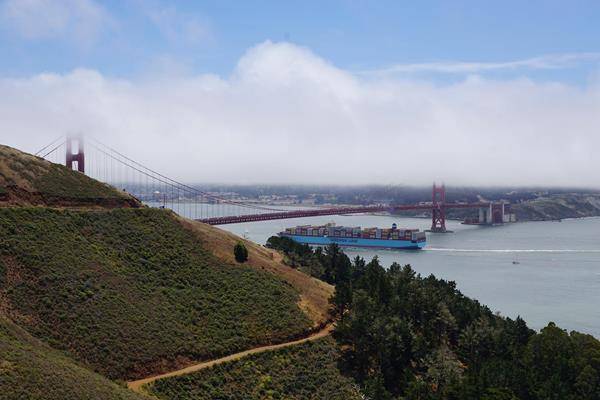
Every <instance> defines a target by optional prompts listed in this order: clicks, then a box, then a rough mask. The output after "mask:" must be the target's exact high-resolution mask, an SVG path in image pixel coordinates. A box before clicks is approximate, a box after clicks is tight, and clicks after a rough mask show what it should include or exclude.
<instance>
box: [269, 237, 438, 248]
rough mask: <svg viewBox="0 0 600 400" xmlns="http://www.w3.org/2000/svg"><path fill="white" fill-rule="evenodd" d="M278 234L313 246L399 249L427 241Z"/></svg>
mask: <svg viewBox="0 0 600 400" xmlns="http://www.w3.org/2000/svg"><path fill="white" fill-rule="evenodd" d="M279 236H282V237H288V238H290V239H292V240H294V241H295V242H298V243H304V244H309V245H313V246H327V245H330V244H332V243H335V244H337V245H338V246H344V247H371V248H379V249H401V250H419V249H422V248H423V247H425V245H426V244H427V242H413V241H412V240H386V239H365V238H349V237H347V238H344V237H329V236H303V235H290V234H285V233H280V234H279Z"/></svg>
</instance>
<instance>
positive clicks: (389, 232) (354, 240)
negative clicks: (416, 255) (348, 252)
mask: <svg viewBox="0 0 600 400" xmlns="http://www.w3.org/2000/svg"><path fill="white" fill-rule="evenodd" d="M279 236H280V237H288V238H290V239H292V240H294V241H296V242H298V243H306V244H310V245H316V246H327V245H328V244H331V243H336V244H338V245H339V246H348V247H375V248H385V249H421V248H423V247H424V246H425V245H426V244H427V238H426V236H425V232H421V231H420V230H419V229H398V227H397V226H396V224H393V225H392V227H391V228H390V229H381V228H365V229H361V227H360V226H354V227H347V226H336V225H335V224H333V223H332V224H327V225H320V226H313V225H301V226H296V227H295V228H287V229H286V230H285V231H283V232H279Z"/></svg>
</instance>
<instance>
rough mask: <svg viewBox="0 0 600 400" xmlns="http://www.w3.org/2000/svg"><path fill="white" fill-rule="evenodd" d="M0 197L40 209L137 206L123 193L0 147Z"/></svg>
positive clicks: (19, 152) (61, 168) (61, 166)
mask: <svg viewBox="0 0 600 400" xmlns="http://www.w3.org/2000/svg"><path fill="white" fill-rule="evenodd" d="M0 188H1V189H0V193H1V192H9V193H10V194H11V199H10V200H11V203H13V204H14V203H16V204H43V205H55V204H56V205H76V204H80V205H111V206H136V205H138V204H137V201H135V200H134V199H133V198H131V197H130V196H129V195H127V194H126V193H123V192H120V191H117V190H115V189H114V188H112V187H110V186H108V185H105V184H103V183H101V182H98V181H95V180H93V179H91V178H88V177H87V176H85V175H83V174H80V173H76V172H73V171H70V170H69V169H67V168H66V167H65V166H63V165H58V164H52V163H50V162H48V161H45V160H43V159H41V158H39V157H35V156H32V155H30V154H26V153H23V152H21V151H19V150H16V149H13V148H11V147H7V146H2V145H0Z"/></svg>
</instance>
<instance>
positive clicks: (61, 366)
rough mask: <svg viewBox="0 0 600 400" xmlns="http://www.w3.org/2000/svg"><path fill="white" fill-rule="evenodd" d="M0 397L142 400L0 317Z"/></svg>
mask: <svg viewBox="0 0 600 400" xmlns="http://www.w3.org/2000/svg"><path fill="white" fill-rule="evenodd" d="M0 398H2V399H4V400H17V399H28V400H65V399H90V400H92V399H111V400H113V399H114V400H142V399H145V398H146V397H143V396H140V395H137V394H135V393H133V392H131V391H129V390H127V389H126V388H125V387H122V386H119V385H117V384H115V383H114V382H111V381H109V380H108V379H106V378H104V377H101V376H100V375H98V374H95V373H93V372H91V371H89V370H87V369H85V368H83V367H81V366H79V365H77V364H76V363H75V362H73V361H72V360H70V359H69V358H67V357H66V356H65V355H63V354H61V353H60V352H58V351H55V350H52V349H50V348H49V347H47V346H46V345H44V344H42V343H41V342H40V341H38V340H36V339H34V338H32V337H31V336H30V335H29V334H27V333H26V332H25V331H24V330H23V329H21V328H19V327H17V326H16V325H15V324H13V323H12V322H10V321H8V320H7V319H6V318H4V317H2V316H0Z"/></svg>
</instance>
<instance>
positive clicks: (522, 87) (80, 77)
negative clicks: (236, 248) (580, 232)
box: [0, 0, 600, 187]
mask: <svg viewBox="0 0 600 400" xmlns="http://www.w3.org/2000/svg"><path fill="white" fill-rule="evenodd" d="M399 3H403V5H402V4H399ZM522 3H525V2H510V1H506V2H496V4H495V5H493V4H491V2H485V3H483V2H480V1H473V2H466V1H462V2H451V3H450V2H418V5H416V4H410V3H409V2H396V1H390V2H385V1H383V2H378V3H377V5H376V6H373V5H372V2H363V1H331V2H322V1H321V2H316V1H315V2H311V1H298V2H275V1H272V2H270V1H256V2H238V1H235V2H234V1H214V2H213V1H210V2H209V1H206V2H200V1H199V2H187V1H181V2H161V1H151V0H124V1H105V2H100V1H93V0H47V1H44V0H5V1H0V142H1V143H5V144H8V145H12V146H15V147H19V148H21V149H24V150H27V151H35V150H37V149H39V148H41V147H42V146H44V145H45V144H47V143H48V142H49V141H51V140H52V139H54V138H55V137H56V136H58V135H59V134H62V133H67V132H85V133H86V134H89V135H92V136H94V137H97V138H98V139H100V140H101V141H103V142H104V143H106V144H108V145H111V146H113V147H117V148H118V149H119V150H120V151H122V152H123V153H125V154H127V155H130V156H131V157H133V158H135V159H137V160H139V161H141V162H143V163H144V164H147V165H149V166H152V167H154V168H156V169H158V170H159V171H161V172H164V173H166V174H169V175H172V176H173V177H177V178H180V179H182V180H186V181H204V182H232V183H234V182H235V183H239V182H269V183H280V182H292V183H384V184H423V185H424V184H430V183H431V181H432V180H434V179H435V180H444V181H445V182H446V183H447V184H457V185H458V184H461V185H463V184H467V185H468V184H472V185H477V184H508V185H511V184H515V185H526V184H547V185H587V186H595V187H599V186H600V179H599V178H598V171H600V157H599V156H598V149H600V40H598V38H600V25H599V24H598V23H597V21H598V20H600V3H599V2H595V1H590V2H584V1H579V2H578V1H573V2H554V1H545V2H536V1H532V2H526V3H527V4H522ZM450 4H451V6H450Z"/></svg>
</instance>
